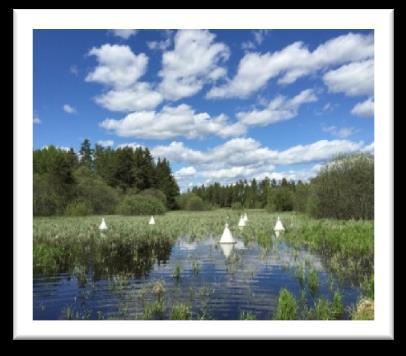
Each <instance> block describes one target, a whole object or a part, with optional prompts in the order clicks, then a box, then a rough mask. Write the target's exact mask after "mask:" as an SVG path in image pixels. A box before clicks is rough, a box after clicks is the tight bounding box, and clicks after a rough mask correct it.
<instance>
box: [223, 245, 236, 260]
mask: <svg viewBox="0 0 406 356" xmlns="http://www.w3.org/2000/svg"><path fill="white" fill-rule="evenodd" d="M220 246H221V249H222V251H223V254H224V256H225V258H229V257H230V255H231V253H232V252H233V250H234V244H220Z"/></svg>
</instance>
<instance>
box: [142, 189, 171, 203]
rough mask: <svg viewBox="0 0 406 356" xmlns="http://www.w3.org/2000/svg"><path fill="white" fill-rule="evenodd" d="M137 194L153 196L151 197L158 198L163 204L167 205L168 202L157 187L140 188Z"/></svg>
mask: <svg viewBox="0 0 406 356" xmlns="http://www.w3.org/2000/svg"><path fill="white" fill-rule="evenodd" d="M139 195H142V196H145V197H153V198H155V199H157V200H159V201H160V202H162V204H164V205H165V206H167V204H168V202H167V199H166V195H165V193H164V192H163V191H161V190H159V189H154V188H150V189H145V190H141V191H140V192H139Z"/></svg>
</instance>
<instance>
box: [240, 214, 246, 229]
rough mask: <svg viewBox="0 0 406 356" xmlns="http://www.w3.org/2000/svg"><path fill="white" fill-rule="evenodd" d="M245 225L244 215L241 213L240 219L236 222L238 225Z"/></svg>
mask: <svg viewBox="0 0 406 356" xmlns="http://www.w3.org/2000/svg"><path fill="white" fill-rule="evenodd" d="M244 226H245V219H244V217H243V216H242V215H241V216H240V221H239V222H238V227H244Z"/></svg>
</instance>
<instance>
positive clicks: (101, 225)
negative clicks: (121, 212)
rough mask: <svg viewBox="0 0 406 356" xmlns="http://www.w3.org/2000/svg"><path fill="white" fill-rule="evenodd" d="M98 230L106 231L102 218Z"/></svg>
mask: <svg viewBox="0 0 406 356" xmlns="http://www.w3.org/2000/svg"><path fill="white" fill-rule="evenodd" d="M99 230H107V225H106V222H105V221H104V218H102V222H101V224H100V226H99Z"/></svg>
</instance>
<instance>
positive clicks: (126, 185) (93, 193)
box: [33, 139, 179, 215]
mask: <svg viewBox="0 0 406 356" xmlns="http://www.w3.org/2000/svg"><path fill="white" fill-rule="evenodd" d="M33 173H34V186H33V190H34V191H33V193H34V215H63V214H67V215H82V214H83V215H85V214H93V213H94V214H109V213H115V212H117V211H121V212H122V213H125V212H126V209H131V208H134V205H145V206H147V205H148V206H151V202H152V204H153V205H154V204H155V203H156V204H155V205H157V206H158V205H159V207H158V208H157V206H154V207H153V209H152V210H153V211H156V210H157V211H161V210H165V209H173V208H175V207H176V201H175V198H176V197H177V196H178V195H179V187H178V184H177V182H176V180H175V178H174V176H173V174H172V170H171V167H170V164H169V161H167V160H166V159H165V158H163V159H161V158H158V159H157V161H154V159H153V157H152V155H151V153H150V151H149V150H148V148H144V147H137V148H135V149H133V148H131V147H123V148H118V149H112V148H111V147H108V148H106V147H103V146H101V145H97V144H96V145H95V148H94V149H93V148H92V146H91V144H90V141H89V140H88V139H85V140H84V141H83V142H82V144H81V147H80V150H79V152H78V154H77V153H76V152H75V151H74V150H73V149H72V148H71V149H70V150H69V151H65V150H62V149H59V148H56V147H55V146H49V147H46V148H42V149H38V150H34V152H33ZM135 196H137V197H135ZM147 210H148V209H147ZM141 211H142V209H141ZM145 213H149V212H147V211H146V212H145Z"/></svg>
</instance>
